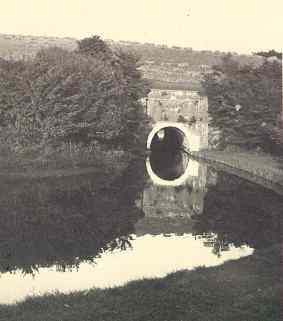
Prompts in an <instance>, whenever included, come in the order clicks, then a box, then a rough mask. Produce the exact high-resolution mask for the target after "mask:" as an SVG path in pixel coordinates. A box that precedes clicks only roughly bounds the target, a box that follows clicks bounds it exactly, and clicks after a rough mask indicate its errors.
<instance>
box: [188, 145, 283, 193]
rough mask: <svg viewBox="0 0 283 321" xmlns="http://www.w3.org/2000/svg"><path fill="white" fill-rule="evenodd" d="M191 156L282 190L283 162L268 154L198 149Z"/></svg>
mask: <svg viewBox="0 0 283 321" xmlns="http://www.w3.org/2000/svg"><path fill="white" fill-rule="evenodd" d="M192 157H193V158H196V159H198V160H204V161H206V162H208V163H210V164H212V165H216V167H217V168H219V169H224V170H227V171H230V172H232V173H235V174H237V175H239V176H242V177H243V178H247V179H249V180H252V181H254V182H255V183H260V184H263V185H265V186H266V187H274V188H276V187H277V188H278V190H281V189H282V191H283V162H282V160H280V159H279V158H275V157H272V156H270V155H268V154H262V153H261V154H259V153H255V152H230V151H229V152H227V151H214V150H210V151H200V152H193V153H192Z"/></svg>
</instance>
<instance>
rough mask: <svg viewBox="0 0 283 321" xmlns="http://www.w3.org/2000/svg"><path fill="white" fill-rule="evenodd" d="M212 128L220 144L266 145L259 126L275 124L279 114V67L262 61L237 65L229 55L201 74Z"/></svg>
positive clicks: (274, 61) (250, 146) (276, 62)
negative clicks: (203, 74)
mask: <svg viewBox="0 0 283 321" xmlns="http://www.w3.org/2000/svg"><path fill="white" fill-rule="evenodd" d="M202 85H203V88H204V92H205V94H206V95H207V96H208V103H209V114H210V116H211V125H212V127H215V128H218V129H220V130H221V132H222V143H223V145H224V146H226V145H227V144H235V145H240V146H243V147H246V148H254V147H256V146H261V147H263V148H265V147H266V144H265V133H264V131H263V128H264V127H265V126H266V125H267V124H268V125H270V126H275V125H276V122H277V119H278V115H279V114H280V113H281V109H282V101H281V93H282V66H281V63H279V61H278V60H272V61H269V60H266V61H264V62H263V63H262V64H261V65H260V66H258V67H253V66H252V65H244V66H241V65H240V64H239V63H238V62H236V61H235V60H234V59H233V58H232V56H231V55H227V56H225V57H224V58H223V60H222V63H221V64H220V65H217V66H215V67H214V68H213V71H212V73H209V74H207V75H205V76H204V81H203V83H202Z"/></svg>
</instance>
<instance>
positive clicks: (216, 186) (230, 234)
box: [0, 151, 283, 304]
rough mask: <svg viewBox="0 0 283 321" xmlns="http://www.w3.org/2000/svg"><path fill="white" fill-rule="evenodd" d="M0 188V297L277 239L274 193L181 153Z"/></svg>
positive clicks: (117, 279) (91, 283) (237, 253)
mask: <svg viewBox="0 0 283 321" xmlns="http://www.w3.org/2000/svg"><path fill="white" fill-rule="evenodd" d="M159 152H160V151H159ZM161 152H162V151H161ZM0 188H1V190H0V198H1V199H0V205H1V215H0V303H8V304H10V303H14V302H16V301H21V300H23V299H25V298H26V297H27V296H30V295H41V294H44V293H46V292H54V291H60V292H65V293H68V292H70V291H74V290H84V291H87V290H88V289H89V288H92V287H97V288H105V287H113V286H121V285H124V284H125V283H127V282H129V281H131V280H138V279H142V278H152V277H164V276H165V275H167V274H168V273H173V272H176V271H179V270H183V269H189V270H191V269H194V268H196V267H198V266H206V267H209V266H216V265H220V264H223V263H224V262H225V261H227V260H237V259H239V258H241V257H244V256H247V255H251V254H252V253H253V252H254V251H256V250H259V249H262V248H265V247H268V246H271V245H273V244H276V243H279V240H280V224H279V222H280V215H281V209H282V208H283V206H282V205H283V201H282V197H281V196H280V195H277V194H275V193H274V192H272V191H270V190H267V189H265V188H263V187H261V186H258V185H255V184H253V183H250V182H248V181H245V180H243V179H240V178H238V177H237V176H233V175H230V174H228V173H225V172H223V171H217V170H215V169H213V168H211V167H209V166H207V165H206V164H205V163H199V162H196V161H194V160H191V159H189V158H188V156H187V155H186V153H184V152H182V151H175V153H173V152H172V153H171V154H170V155H166V158H165V155H162V153H161V156H160V155H158V156H156V155H154V153H153V154H151V155H150V156H149V158H148V159H147V160H146V161H145V160H144V159H137V160H134V161H132V162H131V163H130V164H129V166H128V167H127V169H126V170H125V171H124V172H122V173H120V174H119V175H117V176H115V177H109V176H106V177H97V174H93V175H89V174H88V175H87V176H84V175H81V176H78V175H77V176H74V177H72V176H70V177H65V178H46V179H41V180H23V181H18V182H11V181H7V182H2V183H1V186H0Z"/></svg>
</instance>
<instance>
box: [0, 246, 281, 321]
mask: <svg viewBox="0 0 283 321" xmlns="http://www.w3.org/2000/svg"><path fill="white" fill-rule="evenodd" d="M278 250H279V248H278V247H276V246H275V247H271V248H269V249H267V250H264V251H263V252H259V253H255V254H253V255H251V256H248V257H245V258H242V259H240V260H236V261H233V260H232V261H229V262H226V263H225V264H223V265H221V266H217V267H211V268H204V267H200V268H197V269H195V270H193V271H186V270H184V271H179V272H177V273H172V274H169V275H168V276H166V277H165V278H154V279H144V280H139V281H134V282H130V283H128V284H127V285H125V286H122V287H116V288H108V289H105V290H100V289H90V290H86V291H79V292H73V293H71V294H60V293H54V294H51V295H50V294H49V295H44V296H41V297H31V298H29V299H27V300H26V301H24V302H22V303H19V304H17V305H0V321H19V320H25V321H35V320H44V321H59V320H60V321H79V320H96V321H113V320H116V321H133V320H135V321H141V320H148V321H180V320H195V321H202V320H218V321H234V320H237V321H246V320H249V321H258V320H272V321H279V320H280V294H279V293H280V282H279V278H280V264H278V260H279V255H278Z"/></svg>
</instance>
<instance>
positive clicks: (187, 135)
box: [146, 121, 200, 151]
mask: <svg viewBox="0 0 283 321" xmlns="http://www.w3.org/2000/svg"><path fill="white" fill-rule="evenodd" d="M165 128H172V129H176V135H178V134H181V135H183V137H184V141H183V146H184V148H185V149H188V150H190V151H197V150H199V149H200V137H199V135H197V134H196V133H195V132H194V131H193V130H192V129H190V128H189V127H188V126H187V125H185V124H183V123H177V122H168V121H160V122H157V123H156V124H155V125H154V127H153V129H152V130H151V132H150V133H149V135H148V137H147V143H146V147H147V149H150V148H151V143H152V141H153V139H154V137H155V135H156V134H157V133H158V132H159V131H160V130H161V129H165Z"/></svg>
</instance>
